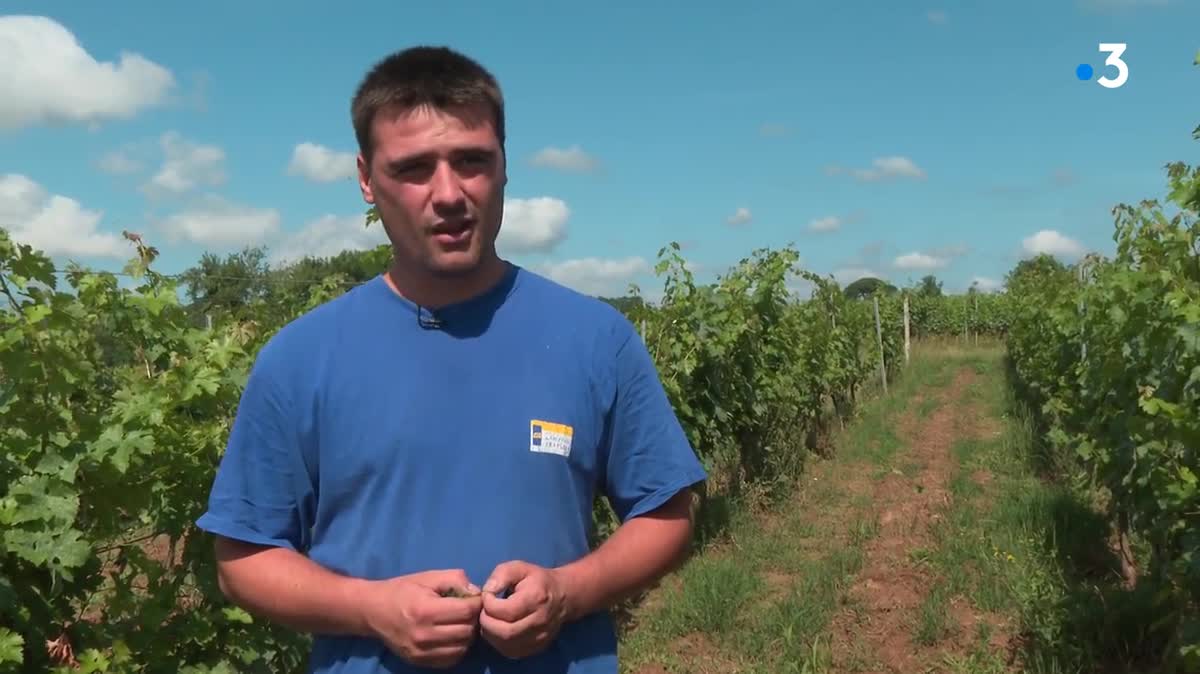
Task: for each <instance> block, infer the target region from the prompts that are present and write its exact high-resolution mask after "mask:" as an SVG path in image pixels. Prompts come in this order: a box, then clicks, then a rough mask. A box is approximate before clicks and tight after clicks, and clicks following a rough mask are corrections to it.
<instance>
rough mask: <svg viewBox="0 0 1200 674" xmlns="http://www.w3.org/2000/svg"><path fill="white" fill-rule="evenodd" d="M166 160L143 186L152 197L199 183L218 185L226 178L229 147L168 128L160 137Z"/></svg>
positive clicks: (180, 191) (178, 192) (169, 194)
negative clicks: (227, 149)
mask: <svg viewBox="0 0 1200 674" xmlns="http://www.w3.org/2000/svg"><path fill="white" fill-rule="evenodd" d="M159 146H160V147H161V148H162V152H163V156H164V160H163V164H162V166H161V167H160V168H159V169H158V172H157V173H155V174H154V176H153V177H151V178H150V180H149V181H148V182H147V183H146V184H145V185H143V186H142V191H143V192H144V193H145V194H146V195H147V196H151V197H173V196H179V195H181V194H185V193H187V192H190V191H192V190H194V189H196V188H199V187H202V186H204V187H216V186H218V185H222V184H224V182H225V151H224V150H222V149H221V148H219V147H217V146H215V145H203V144H200V143H194V142H192V141H189V140H185V139H184V138H183V137H182V136H181V135H180V134H179V133H178V132H175V131H168V132H166V133H164V134H163V135H162V137H161V138H160V139H159Z"/></svg>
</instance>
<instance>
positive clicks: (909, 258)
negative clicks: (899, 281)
mask: <svg viewBox="0 0 1200 674" xmlns="http://www.w3.org/2000/svg"><path fill="white" fill-rule="evenodd" d="M949 263H950V261H949V260H948V259H946V258H944V257H936V256H934V255H929V254H927V253H906V254H904V255H901V256H899V257H897V258H896V259H895V260H894V261H893V262H892V264H893V265H894V266H895V267H896V268H897V269H905V270H909V271H913V270H919V271H929V270H932V269H941V268H942V267H945V266H946V265H947V264H949Z"/></svg>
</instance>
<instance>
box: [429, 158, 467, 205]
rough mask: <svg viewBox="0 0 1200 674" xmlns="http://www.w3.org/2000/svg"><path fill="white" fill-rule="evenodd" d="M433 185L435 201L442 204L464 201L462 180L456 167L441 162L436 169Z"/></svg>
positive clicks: (455, 203)
mask: <svg viewBox="0 0 1200 674" xmlns="http://www.w3.org/2000/svg"><path fill="white" fill-rule="evenodd" d="M431 186H432V188H433V201H434V203H436V204H439V205H442V206H457V205H459V204H461V203H462V201H463V190H462V182H461V181H460V180H459V176H458V174H457V173H455V171H454V167H452V166H450V165H449V164H447V163H445V162H439V163H438V165H437V168H435V169H434V172H433V178H432V183H431Z"/></svg>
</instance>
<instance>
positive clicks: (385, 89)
mask: <svg viewBox="0 0 1200 674" xmlns="http://www.w3.org/2000/svg"><path fill="white" fill-rule="evenodd" d="M388 105H400V106H402V107H404V108H418V107H422V106H432V107H436V108H440V109H445V108H448V107H475V106H480V105H482V106H484V107H486V108H487V109H488V110H490V111H491V113H492V124H493V125H494V126H495V129H496V136H497V139H498V140H499V142H500V148H501V150H503V148H504V96H503V94H502V93H501V91H500V85H499V84H498V83H497V81H496V78H495V77H494V76H493V75H492V74H491V73H490V72H488V70H487V69H486V68H484V67H483V66H482V65H480V64H479V63H478V62H476V61H475V60H473V59H471V58H469V57H467V56H465V55H463V54H461V53H459V52H457V51H454V50H453V49H450V48H449V47H429V46H418V47H410V48H408V49H405V50H403V51H398V52H396V53H394V54H391V55H390V56H388V57H386V58H384V59H383V60H381V61H379V62H378V63H376V64H375V65H374V66H373V67H372V68H371V70H370V71H368V72H367V74H366V76H365V77H364V78H363V80H362V83H361V84H359V85H358V89H357V90H356V91H355V93H354V100H353V102H352V103H351V106H350V117H351V120H352V121H353V123H354V135H355V137H356V138H357V139H358V148H359V150H360V151H361V152H362V154H363V158H365V159H366V160H367V162H368V164H369V163H370V161H371V154H372V151H373V150H374V143H373V142H372V140H373V139H372V137H371V121H372V120H373V119H374V118H375V113H376V112H378V111H379V109H380V108H382V107H385V106H388Z"/></svg>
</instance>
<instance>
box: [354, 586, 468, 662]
mask: <svg viewBox="0 0 1200 674" xmlns="http://www.w3.org/2000/svg"><path fill="white" fill-rule="evenodd" d="M364 600H365V604H364V606H363V611H364V613H365V617H366V622H367V625H368V627H369V628H370V629H371V631H372V632H373V633H374V634H375V635H376V636H377V637H378V638H379V639H381V640H382V641H383V642H384V643H385V644H387V647H388V648H389V649H391V650H392V651H393V652H394V653H396V654H397V655H399V656H400V657H401V658H403V659H404V660H406V661H408V662H409V663H411V664H414V665H417V666H422V667H436V668H448V667H452V666H454V665H455V664H457V663H458V662H459V661H461V660H462V658H463V656H464V655H466V653H467V649H468V648H469V647H470V646H471V642H472V641H473V640H474V638H475V630H476V628H477V627H478V625H479V616H480V611H481V610H482V608H483V603H482V599H481V598H480V596H479V588H477V587H475V586H473V585H471V583H470V581H469V580H468V579H467V575H466V573H464V572H463V571H461V570H455V571H428V572H425V573H417V574H412V575H409V576H401V577H399V578H392V579H389V580H383V581H377V582H375V583H372V587H371V588H370V589H368V590H367V592H366V593H364Z"/></svg>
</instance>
